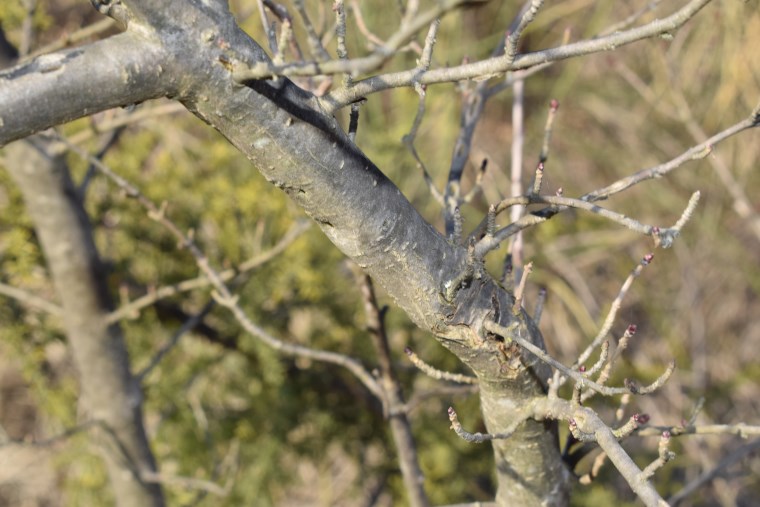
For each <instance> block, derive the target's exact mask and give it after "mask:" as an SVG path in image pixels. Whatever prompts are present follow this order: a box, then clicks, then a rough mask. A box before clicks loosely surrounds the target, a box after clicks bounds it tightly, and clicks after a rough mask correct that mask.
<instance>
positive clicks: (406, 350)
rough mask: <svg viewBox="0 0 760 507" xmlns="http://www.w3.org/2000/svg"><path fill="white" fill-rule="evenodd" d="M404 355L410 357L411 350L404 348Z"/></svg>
mask: <svg viewBox="0 0 760 507" xmlns="http://www.w3.org/2000/svg"><path fill="white" fill-rule="evenodd" d="M404 354H406V355H407V356H411V355H412V349H410V348H409V347H404Z"/></svg>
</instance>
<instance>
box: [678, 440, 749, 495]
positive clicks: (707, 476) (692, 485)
mask: <svg viewBox="0 0 760 507" xmlns="http://www.w3.org/2000/svg"><path fill="white" fill-rule="evenodd" d="M758 449H760V439H756V440H753V441H752V442H750V443H749V444H747V445H744V446H742V447H739V448H738V449H736V450H735V451H733V452H732V453H731V454H729V455H728V456H726V457H725V458H723V459H722V460H721V461H720V463H718V464H717V465H716V466H715V467H713V468H712V469H710V470H707V471H705V472H703V473H702V474H700V476H699V477H697V478H695V479H694V480H693V481H691V482H689V483H688V484H687V485H686V486H684V488H683V489H682V490H681V491H679V492H678V493H676V494H675V495H673V496H671V497H670V498H668V503H669V504H670V505H672V506H676V505H678V504H680V503H681V502H682V501H684V500H685V499H686V498H687V497H688V496H690V495H692V494H693V493H694V492H695V491H697V490H698V489H699V488H701V487H702V486H703V485H705V484H707V483H708V482H711V481H712V480H713V479H715V478H716V477H718V476H720V475H721V474H722V473H723V472H724V471H725V470H726V469H727V468H728V467H730V466H731V465H733V464H734V463H736V462H737V461H739V460H741V459H744V458H745V457H746V456H747V455H749V454H750V453H752V452H755V451H757V450H758Z"/></svg>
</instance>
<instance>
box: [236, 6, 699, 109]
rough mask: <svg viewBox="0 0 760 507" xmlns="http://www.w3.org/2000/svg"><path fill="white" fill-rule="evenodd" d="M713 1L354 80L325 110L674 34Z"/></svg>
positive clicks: (310, 68)
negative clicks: (509, 51) (626, 25)
mask: <svg viewBox="0 0 760 507" xmlns="http://www.w3.org/2000/svg"><path fill="white" fill-rule="evenodd" d="M710 1H711V0H691V1H690V2H688V3H687V4H686V5H684V6H683V7H682V8H681V9H679V10H678V11H676V12H675V13H673V14H671V15H670V16H667V17H665V18H662V19H656V20H654V21H652V22H650V23H647V24H646V25H643V26H640V27H636V28H632V29H630V30H625V31H619V32H616V33H612V34H609V35H605V36H603V37H597V38H594V39H588V40H583V41H579V42H575V43H572V44H564V45H561V46H558V47H554V48H551V49H545V50H541V51H536V52H532V53H525V54H521V55H517V56H516V57H515V59H514V62H512V63H511V64H510V63H509V62H507V61H505V59H504V58H503V57H502V56H493V57H491V58H487V59H485V60H481V61H478V62H474V63H466V64H463V65H459V66H455V67H446V68H440V69H431V70H429V71H427V72H425V73H423V74H422V75H418V74H417V72H416V71H415V70H406V71H401V72H395V73H388V74H381V75H378V76H374V77H371V78H367V79H364V80H362V81H358V82H356V83H354V86H353V87H352V88H351V90H346V89H339V90H335V91H333V92H332V93H330V94H329V95H327V96H325V97H322V102H323V104H324V107H325V110H328V111H330V112H333V111H335V110H336V109H339V108H340V107H344V106H345V105H347V104H350V103H351V102H353V101H354V100H356V99H357V98H359V97H366V96H367V95H369V94H372V93H377V92H379V91H382V90H387V89H389V88H397V87H400V86H410V85H411V84H412V83H413V82H414V80H415V79H417V82H420V83H422V84H433V83H446V82H456V81H463V80H466V79H474V78H479V79H485V78H488V77H491V76H498V75H501V74H504V73H505V72H508V71H514V70H520V69H527V68H530V67H534V66H536V65H545V64H547V63H549V62H556V61H560V60H565V59H567V58H574V57H577V56H583V55H588V54H592V53H598V52H601V51H610V50H612V49H616V48H618V47H620V46H624V45H627V44H631V43H633V42H637V41H640V40H644V39H648V38H652V37H656V36H659V35H662V34H664V33H671V32H673V31H675V30H676V29H678V28H680V27H681V26H682V25H683V24H684V23H686V22H687V21H688V20H689V19H691V18H692V17H693V16H694V15H695V14H697V12H699V11H700V10H701V9H702V8H703V7H704V6H705V5H707V4H708V3H709V2H710ZM354 62H356V63H354ZM363 64H364V62H363V61H361V59H358V60H349V61H348V62H346V63H345V64H344V65H342V66H341V67H340V68H338V67H336V68H335V69H332V68H331V69H330V70H331V71H334V72H332V73H341V72H346V71H348V70H349V69H351V68H355V67H359V68H360V67H361V66H362V65H363ZM263 70H266V69H265V68H263V67H262V69H260V70H259V71H258V72H257V73H253V74H252V75H251V76H250V78H249V79H254V78H262V77H266V76H267V73H266V72H262V71H263ZM291 73H292V74H305V75H315V74H321V73H325V72H324V70H323V69H321V68H319V67H318V66H316V65H304V66H303V67H301V68H298V69H296V68H288V69H287V70H285V69H283V70H282V74H285V75H288V74H291Z"/></svg>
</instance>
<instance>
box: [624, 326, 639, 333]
mask: <svg viewBox="0 0 760 507" xmlns="http://www.w3.org/2000/svg"><path fill="white" fill-rule="evenodd" d="M637 329H638V327H636V324H631V325H630V326H628V329H626V330H625V332H626V333H628V334H630V335H633V334H636V330H637Z"/></svg>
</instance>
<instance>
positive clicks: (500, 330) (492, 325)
mask: <svg viewBox="0 0 760 507" xmlns="http://www.w3.org/2000/svg"><path fill="white" fill-rule="evenodd" d="M483 327H484V328H485V330H486V331H489V332H491V333H494V334H497V335H499V336H501V337H503V338H504V340H505V341H507V342H508V343H509V342H512V341H514V342H516V343H517V344H518V345H520V346H521V347H523V348H524V349H526V350H528V352H530V353H531V354H533V355H534V356H536V357H537V358H538V359H540V360H541V361H543V362H544V363H546V364H548V365H549V366H552V367H554V368H555V369H557V370H559V371H560V372H562V374H564V375H565V376H566V377H569V378H571V379H573V380H575V381H576V382H577V383H578V384H580V385H581V386H582V387H583V388H587V389H592V390H594V391H597V392H598V393H599V394H603V395H606V396H613V395H616V394H626V393H633V394H648V393H650V392H652V391H653V390H654V389H656V388H657V387H659V386H661V385H663V384H664V383H665V382H667V380H668V379H669V378H670V375H671V374H672V373H673V370H674V368H675V366H674V363H671V365H672V366H671V365H669V366H668V368H667V369H666V370H665V372H664V373H663V374H662V375H661V376H660V377H659V378H658V379H657V380H655V382H653V383H652V384H650V385H649V386H647V387H645V388H643V389H638V388H635V387H634V386H632V387H607V386H602V385H599V384H597V383H596V382H594V381H592V380H590V379H588V378H586V377H585V376H584V375H583V374H582V373H580V372H578V371H576V370H572V369H570V368H568V367H567V366H565V365H563V364H562V363H560V362H559V361H557V360H556V359H554V358H553V357H551V356H550V355H548V354H547V353H546V352H544V351H543V350H541V349H540V348H539V347H537V346H536V345H534V344H532V343H531V342H529V341H528V340H526V339H524V338H522V337H521V336H519V330H518V334H516V333H514V332H513V330H512V329H509V328H506V327H504V326H502V325H499V324H497V323H496V322H493V321H488V320H487V321H485V322H484V323H483Z"/></svg>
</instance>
